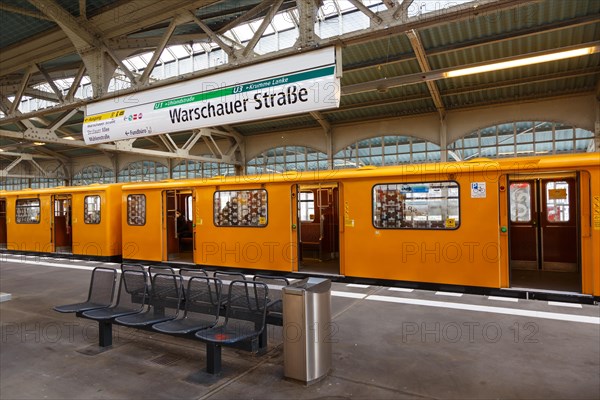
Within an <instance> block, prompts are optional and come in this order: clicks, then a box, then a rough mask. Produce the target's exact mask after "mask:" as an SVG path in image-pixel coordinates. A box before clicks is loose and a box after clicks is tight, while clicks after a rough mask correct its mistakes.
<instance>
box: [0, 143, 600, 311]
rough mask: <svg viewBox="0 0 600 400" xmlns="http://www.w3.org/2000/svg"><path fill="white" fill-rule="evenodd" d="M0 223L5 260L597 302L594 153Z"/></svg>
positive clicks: (353, 177) (71, 199)
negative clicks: (55, 257) (95, 219)
mask: <svg viewBox="0 0 600 400" xmlns="http://www.w3.org/2000/svg"><path fill="white" fill-rule="evenodd" d="M93 196H100V200H97V198H96V197H93ZM61 201H62V202H63V203H62V205H61ZM65 201H66V202H65ZM65 207H66V209H67V210H68V215H65V212H64V211H61V210H65ZM96 209H97V210H99V211H98V212H99V223H97V224H93V223H90V222H89V221H91V219H90V218H92V216H91V215H92V214H94V212H95V211H94V210H96ZM90 210H92V213H91V214H90ZM0 214H2V215H0V239H1V240H3V241H4V243H0V246H3V247H4V248H6V249H7V250H6V251H9V252H10V251H13V252H23V251H25V252H44V253H53V252H60V251H67V252H69V251H70V252H71V253H72V254H74V255H94V256H103V257H114V256H118V255H120V256H122V259H123V260H125V261H140V262H155V263H181V264H189V263H191V264H195V265H198V266H201V267H202V266H204V267H215V268H219V269H224V268H236V269H243V270H263V271H271V272H273V271H277V272H278V273H283V274H296V273H298V274H303V273H306V274H324V275H331V276H332V277H338V278H347V279H352V280H357V281H366V282H369V281H373V280H374V281H399V282H400V283H399V284H402V285H408V286H419V285H422V286H426V287H427V286H430V287H451V288H452V287H453V288H455V289H457V290H460V288H464V289H465V290H468V288H472V289H474V290H477V289H483V290H487V291H488V292H489V291H490V290H492V291H496V292H502V293H504V294H507V295H512V294H511V291H514V293H523V292H527V293H533V294H535V293H562V294H566V295H573V296H579V297H586V298H591V299H594V298H595V299H597V298H598V297H600V154H599V153H586V154H573V155H559V156H543V157H527V158H513V159H500V160H490V159H473V160H471V161H468V162H452V163H433V164H410V165H401V166H396V167H363V168H359V169H352V170H327V171H311V172H296V171H290V172H286V173H283V174H265V175H256V176H226V177H215V178H211V179H197V180H167V181H160V182H147V183H130V184H122V185H96V186H86V187H72V188H60V189H44V190H25V191H17V192H2V193H0ZM88 214H90V215H88ZM63 224H64V225H65V227H68V226H70V229H69V230H70V232H71V233H70V234H71V236H70V239H69V237H68V235H64V233H65V232H63V231H66V230H67V229H66V228H65V229H62V228H59V226H60V225H63ZM61 235H62V236H61ZM65 237H66V238H67V239H66V241H67V242H69V240H70V247H68V246H67V247H65V245H64V242H65ZM534 297H535V296H534Z"/></svg>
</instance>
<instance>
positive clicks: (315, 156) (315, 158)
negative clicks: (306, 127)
mask: <svg viewBox="0 0 600 400" xmlns="http://www.w3.org/2000/svg"><path fill="white" fill-rule="evenodd" d="M324 169H327V154H325V153H322V152H320V151H318V150H315V149H313V148H310V147H305V146H282V147H275V148H272V149H269V150H265V151H263V152H262V153H261V154H259V155H258V156H256V157H254V158H253V159H251V160H249V161H248V162H247V163H246V173H247V174H249V175H253V174H262V173H272V172H277V173H281V172H284V171H317V170H324Z"/></svg>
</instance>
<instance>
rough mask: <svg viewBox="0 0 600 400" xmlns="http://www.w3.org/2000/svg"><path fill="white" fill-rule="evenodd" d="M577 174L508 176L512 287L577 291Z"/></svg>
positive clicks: (579, 270) (579, 285) (579, 289)
mask: <svg viewBox="0 0 600 400" xmlns="http://www.w3.org/2000/svg"><path fill="white" fill-rule="evenodd" d="M578 182H579V179H578V175H577V174H575V173H572V174H568V173H566V174H545V175H539V176H534V177H532V176H527V177H519V176H513V177H510V178H509V191H508V192H509V194H508V195H509V201H508V203H509V211H510V219H509V248H510V285H511V287H519V288H528V289H541V290H556V291H567V292H581V263H580V257H579V245H580V244H579V226H578V225H579V222H578V221H579V209H580V204H579V195H578V189H577V188H578Z"/></svg>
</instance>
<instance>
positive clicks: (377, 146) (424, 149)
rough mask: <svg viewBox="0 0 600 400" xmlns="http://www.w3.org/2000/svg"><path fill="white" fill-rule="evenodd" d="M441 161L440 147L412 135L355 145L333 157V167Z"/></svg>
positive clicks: (378, 139)
mask: <svg viewBox="0 0 600 400" xmlns="http://www.w3.org/2000/svg"><path fill="white" fill-rule="evenodd" d="M436 161H440V146H438V145H437V144H435V143H431V142H428V141H427V140H425V139H418V138H415V137H412V136H378V137H374V138H370V139H364V140H361V141H358V142H356V143H353V144H351V145H350V146H348V147H346V148H345V149H343V150H341V151H339V152H337V153H336V154H335V155H334V156H333V168H358V167H362V166H365V165H377V166H379V165H381V166H385V165H398V164H409V163H424V162H436Z"/></svg>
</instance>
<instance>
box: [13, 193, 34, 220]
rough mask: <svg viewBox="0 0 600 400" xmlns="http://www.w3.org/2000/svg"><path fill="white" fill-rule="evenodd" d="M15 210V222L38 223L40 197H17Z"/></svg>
mask: <svg viewBox="0 0 600 400" xmlns="http://www.w3.org/2000/svg"><path fill="white" fill-rule="evenodd" d="M15 211H16V216H15V221H16V222H17V224H39V223H40V199H18V200H17V205H16V209H15Z"/></svg>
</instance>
